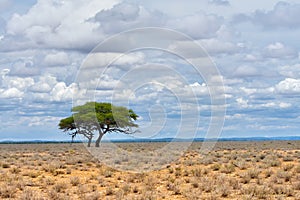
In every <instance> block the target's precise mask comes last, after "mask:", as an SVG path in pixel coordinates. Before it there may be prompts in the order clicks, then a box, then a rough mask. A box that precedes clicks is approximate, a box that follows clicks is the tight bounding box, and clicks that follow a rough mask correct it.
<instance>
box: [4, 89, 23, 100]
mask: <svg viewBox="0 0 300 200" xmlns="http://www.w3.org/2000/svg"><path fill="white" fill-rule="evenodd" d="M23 95H24V92H22V91H20V90H18V89H17V88H9V89H7V90H5V91H2V92H1V90H0V98H4V99H13V98H22V97H23Z"/></svg>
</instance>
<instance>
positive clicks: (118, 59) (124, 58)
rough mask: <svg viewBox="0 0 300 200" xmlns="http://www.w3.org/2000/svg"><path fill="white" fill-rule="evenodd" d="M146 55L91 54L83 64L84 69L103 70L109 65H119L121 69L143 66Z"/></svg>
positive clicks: (140, 53) (139, 53)
mask: <svg viewBox="0 0 300 200" xmlns="http://www.w3.org/2000/svg"><path fill="white" fill-rule="evenodd" d="M144 57H145V56H144V54H143V53H142V52H137V53H129V54H122V53H112V52H107V53H102V52H101V53H91V54H89V55H88V57H87V59H86V60H85V61H84V63H83V68H84V69H86V68H103V67H107V65H109V64H113V65H118V66H119V67H128V65H134V64H141V63H143V62H144Z"/></svg>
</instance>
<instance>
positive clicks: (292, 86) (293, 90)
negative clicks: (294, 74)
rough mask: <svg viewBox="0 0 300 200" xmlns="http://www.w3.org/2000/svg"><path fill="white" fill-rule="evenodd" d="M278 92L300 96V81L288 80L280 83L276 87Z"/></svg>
mask: <svg viewBox="0 0 300 200" xmlns="http://www.w3.org/2000/svg"><path fill="white" fill-rule="evenodd" d="M275 88H276V91H277V92H278V93H279V94H296V95H299V94H300V80H299V79H293V78H286V79H284V80H283V81H281V82H279V83H278V84H277V85H276V86H275Z"/></svg>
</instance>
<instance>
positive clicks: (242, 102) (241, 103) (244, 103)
mask: <svg viewBox="0 0 300 200" xmlns="http://www.w3.org/2000/svg"><path fill="white" fill-rule="evenodd" d="M236 102H237V103H238V105H239V107H241V108H248V107H249V106H248V100H244V99H243V98H242V97H240V98H237V99H236Z"/></svg>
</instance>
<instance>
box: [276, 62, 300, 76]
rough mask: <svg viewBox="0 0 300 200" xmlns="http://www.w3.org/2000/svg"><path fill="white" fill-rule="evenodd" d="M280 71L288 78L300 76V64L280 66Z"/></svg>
mask: <svg viewBox="0 0 300 200" xmlns="http://www.w3.org/2000/svg"><path fill="white" fill-rule="evenodd" d="M278 72H279V73H280V74H281V75H283V76H285V77H287V78H295V79H297V78H300V64H295V65H284V66H280V67H279V68H278Z"/></svg>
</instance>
